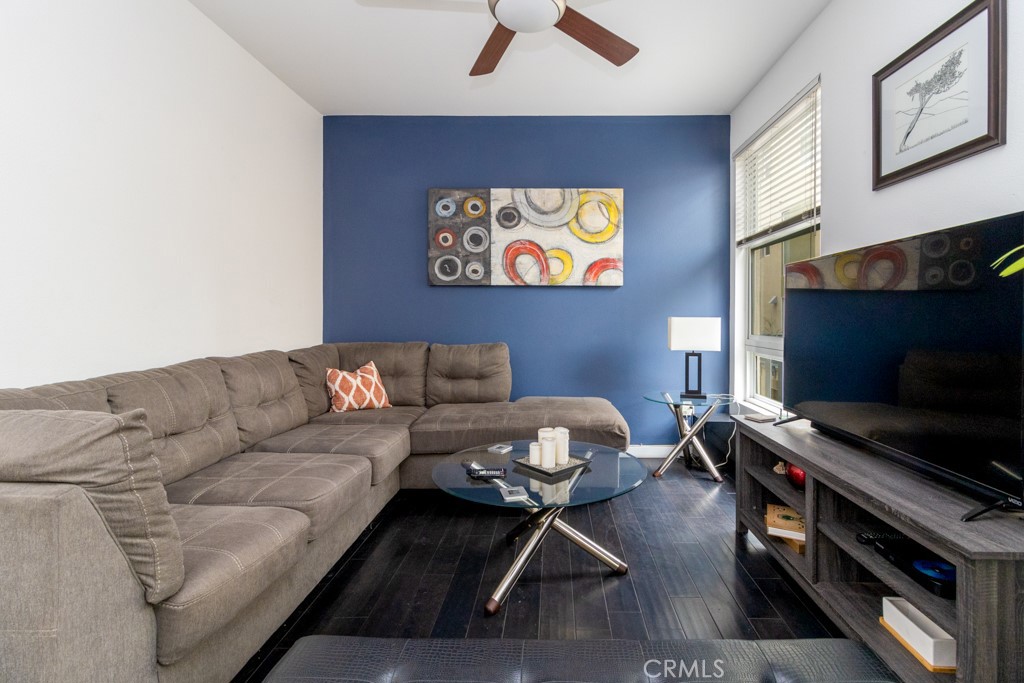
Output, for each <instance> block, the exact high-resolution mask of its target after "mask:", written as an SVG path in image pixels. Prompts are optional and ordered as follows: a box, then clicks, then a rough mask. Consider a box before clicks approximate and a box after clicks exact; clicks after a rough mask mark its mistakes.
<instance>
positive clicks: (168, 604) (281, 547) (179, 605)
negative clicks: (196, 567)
mask: <svg viewBox="0 0 1024 683" xmlns="http://www.w3.org/2000/svg"><path fill="white" fill-rule="evenodd" d="M230 521H233V522H235V523H237V522H238V520H237V519H232V520H230ZM242 523H243V524H251V523H252V522H249V521H248V520H244V519H243V520H242ZM261 526H267V525H266V524H262V525H261ZM276 533H277V536H278V538H279V539H284V540H285V541H291V540H292V539H294V538H295V537H296V536H298V535H299V534H305V533H306V528H300V529H299V530H298V531H296V532H295V533H294V534H293V535H292V536H289V537H287V538H285V537H284V536H283V534H282V533H281V531H280V530H279V529H278V530H277V532H276ZM182 546H183V548H185V547H187V548H188V549H193V548H196V549H200V550H215V549H213V548H207V547H205V546H198V545H192V544H189V545H188V546H185V544H182ZM287 549H288V544H287V543H280V544H278V546H277V547H276V548H274V549H273V550H272V551H271V552H269V553H266V554H265V555H263V557H260V558H258V559H257V560H255V561H253V562H251V563H249V564H247V565H244V566H242V565H241V563H240V562H238V560H237V558H236V564H238V565H239V569H240V572H241V574H246V573H248V572H250V571H252V570H254V569H256V568H257V567H259V566H260V565H261V564H263V563H264V562H266V561H267V560H269V559H271V558H272V557H274V556H275V555H277V554H279V553H282V552H284V551H286V550H287ZM223 552H225V553H226V554H228V555H231V553H228V552H227V551H223ZM236 580H237V578H236V577H227V579H226V580H224V581H221V582H220V584H219V585H218V586H217V587H216V588H214V589H213V590H212V591H206V592H205V593H203V594H202V595H200V596H197V597H196V598H194V599H192V600H187V601H184V602H174V596H173V595H172V596H171V597H169V598H167V599H166V600H164V601H163V602H162V603H160V604H161V607H164V608H167V609H175V610H181V609H185V608H187V607H190V606H192V605H194V604H195V603H197V602H199V601H201V600H206V599H208V598H209V597H210V596H211V595H214V594H215V593H217V592H218V591H220V590H221V589H223V588H224V587H225V586H229V585H231V584H232V583H233V582H234V581H236Z"/></svg>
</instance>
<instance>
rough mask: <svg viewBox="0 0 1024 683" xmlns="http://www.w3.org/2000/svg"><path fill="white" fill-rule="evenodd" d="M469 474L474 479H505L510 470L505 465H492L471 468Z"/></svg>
mask: <svg viewBox="0 0 1024 683" xmlns="http://www.w3.org/2000/svg"><path fill="white" fill-rule="evenodd" d="M468 474H469V476H471V477H472V478H473V479H503V478H504V477H505V475H506V474H508V471H507V470H506V469H505V468H504V467H490V468H484V469H477V470H470V471H469V473H468Z"/></svg>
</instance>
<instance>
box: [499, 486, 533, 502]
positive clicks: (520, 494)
mask: <svg viewBox="0 0 1024 683" xmlns="http://www.w3.org/2000/svg"><path fill="white" fill-rule="evenodd" d="M501 498H502V500H504V501H505V502H506V503H515V502H518V501H521V500H530V494H528V493H527V492H526V489H524V488H523V487H522V486H510V487H509V488H507V489H501Z"/></svg>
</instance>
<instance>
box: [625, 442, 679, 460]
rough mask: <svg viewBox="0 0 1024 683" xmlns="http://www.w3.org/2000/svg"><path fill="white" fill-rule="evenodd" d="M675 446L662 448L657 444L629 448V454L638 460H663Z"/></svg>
mask: <svg viewBox="0 0 1024 683" xmlns="http://www.w3.org/2000/svg"><path fill="white" fill-rule="evenodd" d="M673 448H675V446H671V445H666V446H661V445H657V444H640V445H637V446H630V447H629V454H630V455H632V456H633V457H636V458H654V459H658V460H661V459H663V458H664V457H665V456H667V455H668V454H669V453H671V452H672V449H673Z"/></svg>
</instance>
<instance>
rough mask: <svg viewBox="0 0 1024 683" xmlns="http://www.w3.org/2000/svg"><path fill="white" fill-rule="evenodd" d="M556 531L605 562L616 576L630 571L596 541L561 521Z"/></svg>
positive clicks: (558, 521) (558, 522)
mask: <svg viewBox="0 0 1024 683" xmlns="http://www.w3.org/2000/svg"><path fill="white" fill-rule="evenodd" d="M554 527H555V531H557V532H558V533H560V534H562V535H563V536H565V537H566V538H568V539H569V540H570V541H572V542H573V543H575V544H576V545H578V546H579V547H581V548H583V549H584V550H586V551H587V552H588V553H590V554H591V555H593V556H594V557H596V558H597V559H599V560H601V561H602V562H604V563H605V564H606V565H608V566H609V567H611V568H612V569H614V570H615V573H616V574H625V573H626V572H628V571H629V565H627V564H626V563H625V562H623V561H622V560H620V559H619V558H617V557H615V555H612V554H611V553H610V552H608V551H607V550H605V549H604V548H602V547H601V546H599V545H598V544H597V543H594V541H592V540H590V539H589V538H587V537H586V536H584V535H583V534H581V533H580V532H578V531H576V530H575V529H573V528H572V527H571V526H569V525H568V524H566V523H565V522H563V521H562V520H560V519H556V520H555V524H554Z"/></svg>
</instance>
